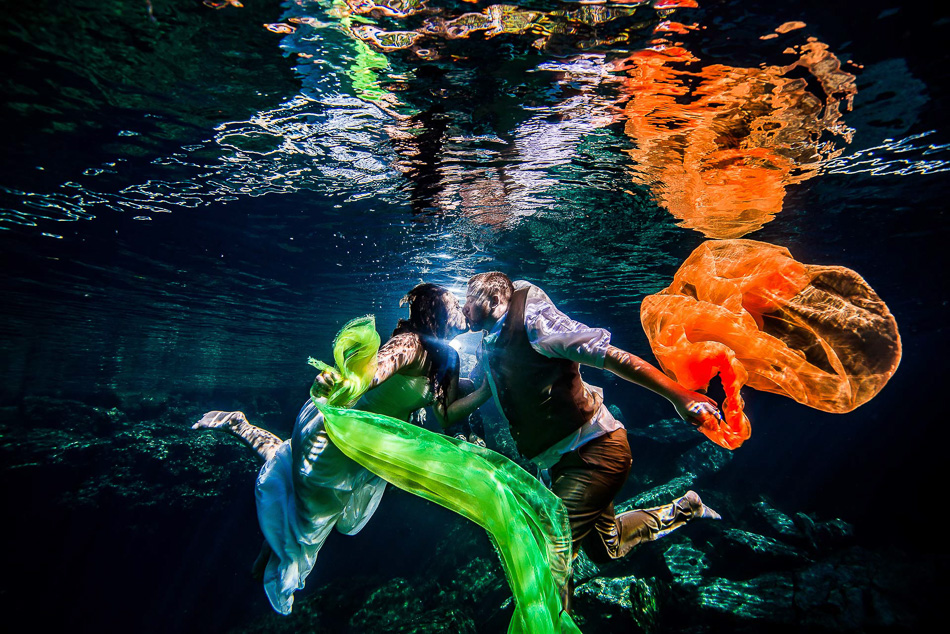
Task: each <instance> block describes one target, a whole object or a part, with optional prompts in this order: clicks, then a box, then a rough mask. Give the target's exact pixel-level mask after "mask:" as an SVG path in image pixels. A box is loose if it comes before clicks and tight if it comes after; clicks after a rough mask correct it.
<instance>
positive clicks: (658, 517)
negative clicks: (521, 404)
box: [551, 428, 701, 563]
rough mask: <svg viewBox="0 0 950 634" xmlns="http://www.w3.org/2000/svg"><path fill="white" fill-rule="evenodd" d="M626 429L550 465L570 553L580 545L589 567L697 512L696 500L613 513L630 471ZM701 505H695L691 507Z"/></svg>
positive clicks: (646, 540) (621, 555)
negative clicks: (566, 520) (567, 525)
mask: <svg viewBox="0 0 950 634" xmlns="http://www.w3.org/2000/svg"><path fill="white" fill-rule="evenodd" d="M631 463H632V458H631V456H630V445H629V444H628V443H627V430H626V429H622V428H621V429H618V430H616V431H613V432H611V433H609V434H607V435H605V436H601V437H600V438H595V439H594V440H592V441H590V442H589V443H587V444H585V445H584V446H582V447H580V448H579V449H577V450H576V451H572V452H570V453H568V454H565V455H564V457H563V458H561V460H560V461H558V463H557V464H555V465H554V466H553V467H551V478H552V485H551V489H552V490H553V491H554V493H555V495H557V496H558V497H559V498H561V499H562V500H563V501H564V506H565V507H566V508H567V515H568V518H569V520H570V522H571V537H572V541H573V551H574V554H575V555H577V553H578V552H579V551H580V549H581V548H582V547H583V548H584V552H585V553H587V556H588V557H589V558H590V560H591V561H593V562H594V563H606V562H608V561H610V560H611V559H617V558H619V557H623V556H624V555H626V554H627V553H628V552H630V550H631V549H633V548H634V547H635V546H637V545H638V544H641V543H643V542H648V541H653V540H655V539H658V538H660V537H662V536H663V535H666V534H667V533H669V532H671V531H673V530H675V529H677V528H679V527H680V526H682V525H683V524H685V523H686V522H687V521H689V520H690V519H691V518H692V517H693V516H694V514H695V513H696V512H697V511H700V510H701V503H699V502H698V500H699V498H698V497H695V494H694V493H690V494H689V495H690V496H694V497H695V501H693V500H692V499H689V498H688V496H684V497H682V498H677V499H676V500H674V501H673V502H672V503H670V504H665V505H663V506H657V507H655V508H649V509H636V510H633V511H627V512H625V513H621V514H620V515H619V516H617V515H615V514H614V503H613V500H614V497H615V496H616V495H617V493H619V492H620V489H621V488H622V487H623V484H624V482H626V480H627V476H628V475H629V473H630V465H631ZM697 504H700V506H699V507H696V505H697Z"/></svg>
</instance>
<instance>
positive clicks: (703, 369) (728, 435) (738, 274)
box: [640, 240, 901, 449]
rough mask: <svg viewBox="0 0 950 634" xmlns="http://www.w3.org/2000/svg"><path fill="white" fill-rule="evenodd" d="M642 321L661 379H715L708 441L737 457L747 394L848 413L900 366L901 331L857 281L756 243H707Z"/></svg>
mask: <svg viewBox="0 0 950 634" xmlns="http://www.w3.org/2000/svg"><path fill="white" fill-rule="evenodd" d="M640 320H641V323H642V324H643V329H644V331H645V332H646V335H647V337H648V338H649V340H650V346H651V347H652V348H653V353H654V354H655V355H656V357H657V359H658V360H659V362H660V366H661V367H662V368H663V370H664V371H665V372H666V373H667V374H668V375H670V376H671V377H672V378H674V379H675V380H676V381H677V382H679V383H680V384H681V385H683V386H684V387H686V388H687V389H691V390H696V389H702V388H705V387H706V386H707V385H709V382H710V380H711V379H712V378H713V377H715V376H716V375H719V377H720V380H721V381H722V385H723V388H724V389H725V393H726V400H725V402H724V403H723V408H722V409H723V414H724V416H725V419H726V424H725V425H719V424H717V423H716V422H715V421H712V420H710V421H707V423H705V424H704V425H703V426H702V427H701V428H700V429H701V431H702V432H703V433H704V434H706V435H707V436H708V437H709V438H710V439H711V440H713V441H714V442H716V443H717V444H719V445H721V446H723V447H726V448H727V449H735V448H736V447H738V446H739V445H741V444H742V442H743V441H744V440H746V439H747V438H748V437H749V435H750V433H751V425H750V423H749V419H748V418H747V417H746V416H745V414H744V413H743V401H742V397H741V395H740V392H739V391H740V388H741V387H742V386H743V385H748V386H749V387H752V388H755V389H757V390H764V391H766V392H774V393H776V394H782V395H785V396H788V397H790V398H793V399H795V400H796V401H798V402H799V403H803V404H805V405H808V406H811V407H814V408H816V409H820V410H822V411H825V412H834V413H844V412H850V411H851V410H853V409H854V408H856V407H858V406H859V405H861V404H863V403H866V402H867V401H869V400H870V399H871V398H873V397H874V396H875V395H876V394H877V393H878V392H879V391H880V390H881V388H883V387H884V385H885V384H886V383H887V381H888V379H890V378H891V375H893V374H894V371H895V370H896V369H897V365H898V363H900V358H901V341H900V335H899V333H898V331H897V322H896V321H895V320H894V317H893V316H892V315H891V313H890V311H889V310H888V308H887V306H886V305H885V304H884V302H883V301H882V300H881V299H880V298H879V297H878V296H877V293H875V292H874V290H873V289H872V288H871V287H870V286H868V284H867V282H865V281H864V279H862V278H861V276H860V275H858V274H857V273H855V272H854V271H852V270H851V269H847V268H844V267H841V266H816V265H809V264H802V263H800V262H797V261H795V260H794V259H793V258H792V256H791V254H790V253H789V252H788V250H787V249H785V248H782V247H778V246H775V245H772V244H768V243H764V242H756V241H753V240H712V241H708V242H704V243H703V244H701V245H700V246H699V247H698V248H697V249H696V250H695V251H693V253H692V254H691V255H690V256H689V258H687V259H686V261H685V262H684V263H683V264H682V266H680V268H679V270H678V271H677V272H676V275H675V276H674V278H673V283H672V284H671V285H670V286H669V287H668V288H666V289H665V290H663V291H661V292H660V293H657V294H656V295H649V296H647V297H646V298H644V300H643V304H642V306H641V309H640Z"/></svg>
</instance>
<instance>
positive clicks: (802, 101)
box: [615, 40, 856, 238]
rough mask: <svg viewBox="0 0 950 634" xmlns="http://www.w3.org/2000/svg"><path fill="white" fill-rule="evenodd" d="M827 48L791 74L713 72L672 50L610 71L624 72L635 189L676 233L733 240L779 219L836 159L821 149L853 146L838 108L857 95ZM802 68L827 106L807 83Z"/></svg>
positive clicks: (809, 51)
mask: <svg viewBox="0 0 950 634" xmlns="http://www.w3.org/2000/svg"><path fill="white" fill-rule="evenodd" d="M827 49H828V47H827V46H825V45H824V44H821V43H820V42H816V41H814V40H811V41H809V42H808V43H807V44H805V45H804V46H802V47H801V51H800V56H799V59H798V60H797V61H795V62H794V63H792V64H790V65H789V66H767V67H763V68H735V67H731V66H724V65H721V64H712V65H708V66H702V67H699V68H697V67H696V66H697V65H698V64H699V63H700V62H699V59H698V58H696V57H695V56H693V55H692V54H691V53H690V52H689V51H687V50H685V49H683V48H678V47H667V48H664V49H662V50H658V51H657V50H647V51H640V52H638V53H635V54H633V55H631V56H630V57H629V58H628V59H627V60H626V61H625V62H623V63H621V64H616V65H615V66H616V68H617V69H618V70H621V69H622V70H626V71H627V74H628V78H627V79H626V80H625V81H624V90H625V92H626V93H627V94H629V95H630V100H629V101H628V102H627V105H626V107H625V116H626V132H627V134H628V135H629V136H630V137H631V138H632V139H633V140H634V141H635V142H636V144H637V147H636V149H634V150H631V151H630V155H631V157H632V158H633V160H634V162H635V170H636V171H635V176H634V180H635V181H637V182H641V183H643V184H646V185H649V186H651V187H652V188H653V190H654V193H655V195H656V197H657V199H658V201H659V202H660V204H661V205H663V206H664V207H666V208H667V209H668V210H669V211H670V213H672V214H673V215H674V216H676V217H677V218H679V219H680V220H681V221H682V222H681V226H684V227H688V228H690V229H695V230H697V231H699V232H701V233H702V234H703V235H705V236H707V237H710V238H738V237H741V236H743V235H746V234H748V233H751V232H752V231H755V230H757V229H759V228H761V227H762V225H764V224H765V223H767V222H769V221H770V220H771V219H772V218H773V217H774V216H775V214H776V213H778V212H779V211H781V210H782V204H783V201H784V199H785V187H786V186H787V185H789V184H792V183H798V182H801V181H803V180H806V179H808V178H810V177H811V176H812V175H814V171H815V170H816V169H817V167H818V166H819V165H820V164H821V163H822V162H824V161H825V160H827V159H828V158H831V157H832V156H836V155H837V153H838V152H840V150H838V151H836V150H834V148H833V146H832V145H831V144H830V143H828V142H827V139H822V134H823V133H825V132H832V133H834V134H837V135H840V136H841V137H843V138H844V139H845V141H846V142H847V141H850V139H851V131H850V130H849V129H848V128H846V127H845V126H844V125H843V124H842V123H841V122H840V121H839V118H840V112H839V110H838V102H839V100H840V99H848V100H849V99H850V97H851V96H852V95H853V94H854V93H855V92H856V89H855V85H854V76H853V75H851V74H849V73H846V72H844V71H842V70H841V65H840V63H839V62H838V59H837V58H836V57H835V56H834V55H832V54H831V53H829V52H828V50H827ZM797 67H802V68H805V69H806V70H808V71H809V72H810V73H811V74H812V75H814V77H815V78H816V79H817V80H818V81H819V83H820V84H821V86H822V89H823V92H824V93H825V97H824V98H823V99H822V98H819V97H817V96H816V95H814V94H813V93H812V92H810V91H809V90H808V84H807V82H806V81H805V80H804V79H801V78H791V77H788V76H787V75H789V73H790V72H791V71H792V70H793V69H795V68H797Z"/></svg>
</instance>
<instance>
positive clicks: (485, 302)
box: [462, 284, 497, 331]
mask: <svg viewBox="0 0 950 634" xmlns="http://www.w3.org/2000/svg"><path fill="white" fill-rule="evenodd" d="M496 303H497V302H496ZM492 308H494V306H493V304H492V297H491V295H490V294H489V293H487V292H486V290H485V289H484V288H483V287H481V285H478V284H469V285H468V292H467V293H466V295H465V306H463V307H462V312H463V313H465V319H467V320H468V325H469V327H470V328H471V329H472V330H475V331H478V330H485V324H486V320H487V319H488V317H489V315H490V314H491V311H492Z"/></svg>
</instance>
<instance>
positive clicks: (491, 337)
mask: <svg viewBox="0 0 950 634" xmlns="http://www.w3.org/2000/svg"><path fill="white" fill-rule="evenodd" d="M507 317H508V311H505V314H504V315H502V316H501V319H499V320H498V321H497V322H496V323H495V325H494V326H492V329H491V330H489V331H488V332H487V333H486V334H485V336H484V337H483V338H482V341H484V342H485V343H486V344H488V345H490V346H491V345H494V343H495V340H496V339H498V335H500V334H501V329H502V327H503V326H504V325H505V319H506V318H507Z"/></svg>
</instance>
